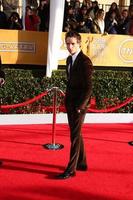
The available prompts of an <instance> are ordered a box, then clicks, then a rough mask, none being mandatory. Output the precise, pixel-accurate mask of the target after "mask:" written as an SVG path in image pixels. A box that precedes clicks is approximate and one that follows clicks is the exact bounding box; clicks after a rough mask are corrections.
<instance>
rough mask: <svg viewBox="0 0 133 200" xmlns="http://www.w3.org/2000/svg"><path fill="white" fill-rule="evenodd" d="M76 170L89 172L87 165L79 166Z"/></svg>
mask: <svg viewBox="0 0 133 200" xmlns="http://www.w3.org/2000/svg"><path fill="white" fill-rule="evenodd" d="M76 170H79V171H87V170H88V167H87V165H79V166H77V168H76Z"/></svg>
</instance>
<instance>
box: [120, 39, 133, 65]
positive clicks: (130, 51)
mask: <svg viewBox="0 0 133 200" xmlns="http://www.w3.org/2000/svg"><path fill="white" fill-rule="evenodd" d="M119 56H120V58H121V59H122V60H123V61H124V62H125V63H133V39H132V38H128V39H126V40H124V41H123V42H122V43H121V45H120V47H119Z"/></svg>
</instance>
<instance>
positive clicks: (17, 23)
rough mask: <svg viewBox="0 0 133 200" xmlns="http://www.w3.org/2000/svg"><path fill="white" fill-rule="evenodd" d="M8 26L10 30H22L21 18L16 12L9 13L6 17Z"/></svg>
mask: <svg viewBox="0 0 133 200" xmlns="http://www.w3.org/2000/svg"><path fill="white" fill-rule="evenodd" d="M8 28H9V29H12V30H22V29H23V26H22V20H21V19H20V17H19V14H18V13H17V12H13V13H11V16H10V17H9V18H8Z"/></svg>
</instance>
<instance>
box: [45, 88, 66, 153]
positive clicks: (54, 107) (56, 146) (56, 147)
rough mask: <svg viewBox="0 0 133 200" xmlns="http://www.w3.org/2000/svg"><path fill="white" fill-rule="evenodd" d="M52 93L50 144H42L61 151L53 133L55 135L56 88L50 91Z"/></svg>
mask: <svg viewBox="0 0 133 200" xmlns="http://www.w3.org/2000/svg"><path fill="white" fill-rule="evenodd" d="M51 91H53V124H52V143H51V144H50V143H48V144H44V145H43V147H44V148H46V149H51V150H58V149H62V148H63V147H64V146H63V145H62V144H56V143H55V133H56V109H57V91H58V88H57V87H53V88H52V89H51Z"/></svg>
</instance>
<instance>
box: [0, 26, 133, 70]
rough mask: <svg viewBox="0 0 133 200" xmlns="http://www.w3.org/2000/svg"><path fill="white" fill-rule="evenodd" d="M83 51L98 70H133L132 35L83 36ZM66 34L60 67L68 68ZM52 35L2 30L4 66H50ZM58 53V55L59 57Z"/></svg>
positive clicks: (1, 45) (1, 55)
mask: <svg viewBox="0 0 133 200" xmlns="http://www.w3.org/2000/svg"><path fill="white" fill-rule="evenodd" d="M81 36H82V50H83V51H84V53H85V54H86V55H88V56H89V57H90V58H91V60H92V62H93V65H94V66H99V67H100V66H106V67H107V66H108V67H110V66H111V67H112V66H113V67H115V66H116V67H133V37H132V36H129V35H99V34H86V33H83V34H81ZM64 37H65V33H62V38H61V41H60V50H59V52H58V60H59V62H58V64H59V65H65V60H66V57H67V56H68V51H67V49H66V46H65V40H64ZM47 49H48V33H47V32H35V31H17V30H0V57H1V62H2V64H33V65H46V64H47ZM56 53H57V52H55V54H56Z"/></svg>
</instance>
